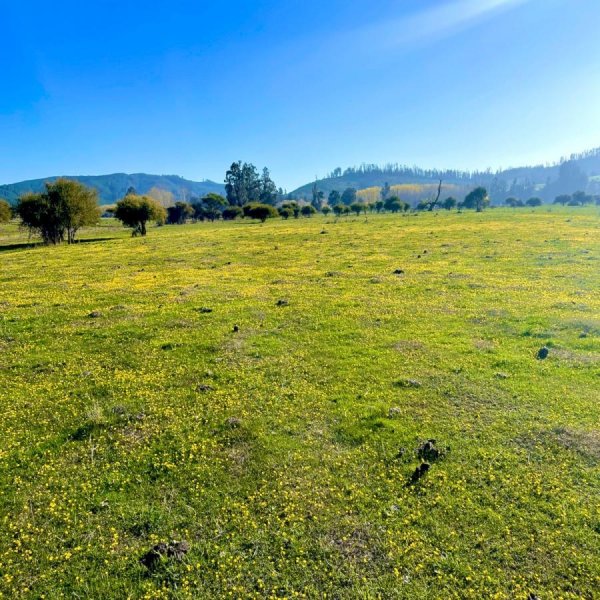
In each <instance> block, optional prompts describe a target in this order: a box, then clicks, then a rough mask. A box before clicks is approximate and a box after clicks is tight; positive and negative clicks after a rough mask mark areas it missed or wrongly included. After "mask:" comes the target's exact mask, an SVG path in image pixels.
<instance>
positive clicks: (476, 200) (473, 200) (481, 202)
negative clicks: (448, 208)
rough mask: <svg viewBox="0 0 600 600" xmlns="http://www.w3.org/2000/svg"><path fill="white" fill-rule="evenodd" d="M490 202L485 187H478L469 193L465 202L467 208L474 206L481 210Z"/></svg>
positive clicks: (478, 210)
mask: <svg viewBox="0 0 600 600" xmlns="http://www.w3.org/2000/svg"><path fill="white" fill-rule="evenodd" d="M489 203H490V199H489V197H488V193H487V190H486V189H485V188H484V187H477V188H475V189H474V190H473V191H472V192H470V193H469V194H467V196H466V197H465V200H464V202H463V206H464V207H465V208H473V209H475V210H476V211H477V212H481V211H482V210H483V209H484V208H485V207H486V206H488V205H489Z"/></svg>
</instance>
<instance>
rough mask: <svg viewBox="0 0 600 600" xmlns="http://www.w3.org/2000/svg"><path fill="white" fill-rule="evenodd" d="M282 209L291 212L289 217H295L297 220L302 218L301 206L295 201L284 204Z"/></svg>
mask: <svg viewBox="0 0 600 600" xmlns="http://www.w3.org/2000/svg"><path fill="white" fill-rule="evenodd" d="M281 208H282V209H284V210H287V211H289V213H290V214H289V215H288V217H289V216H291V215H294V218H295V219H297V218H298V217H299V216H300V205H299V204H298V203H297V202H296V201H295V200H290V201H288V202H284V203H283V204H282V205H281Z"/></svg>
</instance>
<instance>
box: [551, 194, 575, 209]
mask: <svg viewBox="0 0 600 600" xmlns="http://www.w3.org/2000/svg"><path fill="white" fill-rule="evenodd" d="M572 199H573V198H572V196H571V195H570V194H561V195H560V196H556V199H555V200H554V204H562V205H563V206H564V205H565V204H569V202H571V200H572Z"/></svg>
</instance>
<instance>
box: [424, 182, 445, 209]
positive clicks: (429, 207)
mask: <svg viewBox="0 0 600 600" xmlns="http://www.w3.org/2000/svg"><path fill="white" fill-rule="evenodd" d="M441 195H442V180H441V179H440V184H439V185H438V191H437V196H436V197H435V200H433V201H431V202H430V203H429V204H428V206H427V208H428V210H429V211H430V212H431V211H433V209H434V208H435V207H436V206H437V205H438V202H439V201H440V196H441Z"/></svg>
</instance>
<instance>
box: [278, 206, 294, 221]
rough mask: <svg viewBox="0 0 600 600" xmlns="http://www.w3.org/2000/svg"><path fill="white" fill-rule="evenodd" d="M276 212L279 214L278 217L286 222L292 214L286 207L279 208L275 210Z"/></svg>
mask: <svg viewBox="0 0 600 600" xmlns="http://www.w3.org/2000/svg"><path fill="white" fill-rule="evenodd" d="M277 212H278V213H279V216H280V217H281V218H282V219H285V220H286V221H287V220H288V219H289V218H290V217H291V216H292V215H293V214H294V211H293V210H292V209H291V208H289V207H287V206H280V207H279V208H278V209H277Z"/></svg>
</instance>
